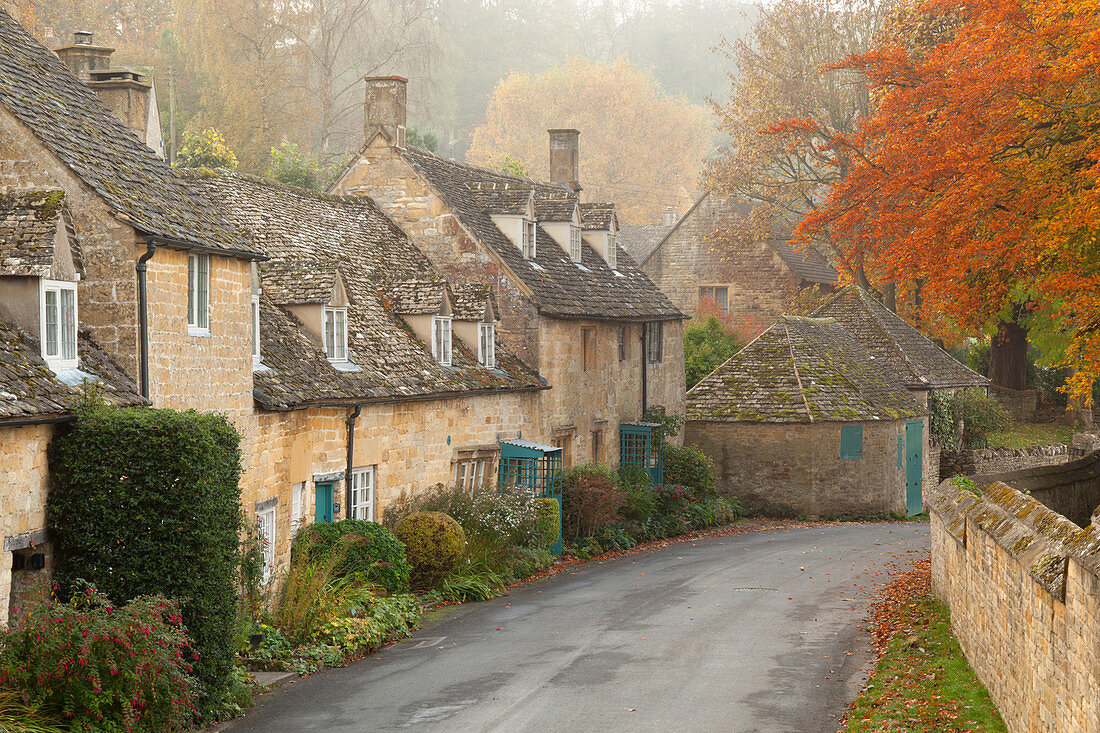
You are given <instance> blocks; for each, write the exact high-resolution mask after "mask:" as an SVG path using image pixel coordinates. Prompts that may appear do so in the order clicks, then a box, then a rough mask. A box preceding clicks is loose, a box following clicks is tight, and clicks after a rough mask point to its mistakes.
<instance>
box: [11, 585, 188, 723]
mask: <svg viewBox="0 0 1100 733" xmlns="http://www.w3.org/2000/svg"><path fill="white" fill-rule="evenodd" d="M55 590H56V587H55ZM42 595H43V596H44V597H43V598H42V599H41V600H34V601H31V602H30V604H29V605H28V606H27V607H26V608H25V609H23V611H22V613H21V614H20V616H19V622H20V627H19V628H16V629H9V630H5V631H3V632H2V635H0V685H2V686H7V687H11V688H14V689H16V690H19V691H21V692H22V693H23V694H24V695H25V696H26V697H27V698H29V701H30V702H31V703H32V704H35V705H38V706H40V707H41V708H42V709H43V710H44V711H49V712H52V713H55V714H56V715H58V716H59V717H61V718H63V719H64V720H66V721H67V722H68V724H69V727H70V730H73V731H99V730H123V731H173V730H184V729H188V728H190V727H191V726H192V724H193V723H194V721H195V703H194V701H195V698H196V695H197V692H198V687H197V683H196V681H195V680H194V678H192V677H191V676H190V672H191V664H190V659H189V657H193V656H194V655H193V652H191V651H190V647H191V640H190V639H189V638H188V637H187V633H186V630H185V629H184V626H183V619H182V618H181V617H180V611H179V606H178V604H177V603H176V602H175V601H170V600H167V599H165V598H163V597H160V596H142V597H139V598H135V599H133V600H132V601H130V602H129V603H127V604H126V605H125V606H121V607H118V606H114V605H113V604H112V603H111V602H110V601H108V600H107V598H106V597H105V596H104V595H103V594H101V593H99V592H98V591H97V590H96V589H95V587H94V586H87V585H86V586H85V587H84V588H82V589H79V590H77V591H76V592H74V594H73V597H72V599H71V600H70V601H69V602H67V603H62V602H60V601H58V600H57V598H56V597H55V596H54V595H53V594H52V593H50V594H42Z"/></svg>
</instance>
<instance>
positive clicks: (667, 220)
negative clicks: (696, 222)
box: [661, 206, 676, 227]
mask: <svg viewBox="0 0 1100 733" xmlns="http://www.w3.org/2000/svg"><path fill="white" fill-rule="evenodd" d="M661 223H662V224H664V225H665V226H666V227H670V226H672V225H673V224H675V223H676V209H674V208H672V207H671V206H666V207H665V213H664V215H663V216H662V217H661Z"/></svg>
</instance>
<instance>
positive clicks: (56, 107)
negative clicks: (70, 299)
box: [0, 9, 257, 257]
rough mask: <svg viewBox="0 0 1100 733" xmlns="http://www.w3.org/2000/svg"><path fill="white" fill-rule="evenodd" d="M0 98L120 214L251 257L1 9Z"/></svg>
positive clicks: (149, 230) (186, 241) (192, 242)
mask: <svg viewBox="0 0 1100 733" xmlns="http://www.w3.org/2000/svg"><path fill="white" fill-rule="evenodd" d="M0 105H2V106H3V107H5V108H6V109H7V110H8V111H9V112H10V113H11V114H12V115H14V116H15V117H16V118H17V119H18V120H19V121H20V122H22V123H23V124H24V125H26V126H27V128H28V129H29V130H30V131H31V132H32V133H33V134H34V135H35V136H36V137H37V138H38V139H39V140H40V141H41V142H42V144H43V145H44V146H45V147H46V148H47V149H48V150H49V151H50V152H51V153H52V154H53V155H55V156H56V157H57V158H58V159H59V160H60V161H61V162H62V163H64V164H65V165H66V166H67V167H68V168H69V169H70V170H71V171H72V172H73V173H74V174H75V175H76V176H77V177H78V178H80V180H81V181H82V182H83V183H84V184H86V185H87V186H88V187H89V188H91V189H92V190H93V191H95V192H96V194H98V195H99V196H100V197H101V198H102V199H103V200H104V201H105V202H106V203H107V205H108V206H110V208H111V209H112V210H113V211H114V213H115V216H117V217H118V218H119V219H120V220H122V221H124V222H126V223H127V224H130V225H131V226H133V227H134V228H135V229H137V230H139V231H140V232H143V233H145V234H149V235H153V236H157V237H162V238H164V239H166V240H172V241H174V242H177V243H179V244H181V245H184V246H192V247H195V248H198V249H206V250H210V251H215V252H223V253H226V254H233V255H238V256H242V257H254V256H255V255H256V254H257V253H256V252H255V251H254V250H252V249H251V248H250V246H249V244H248V243H247V240H245V239H244V238H243V237H242V236H241V235H240V234H239V233H238V232H237V231H235V230H234V228H233V227H232V226H230V225H229V224H228V223H227V222H226V221H225V220H224V219H223V218H221V217H219V216H218V215H217V214H216V213H215V211H214V210H213V208H212V207H211V206H209V204H208V202H206V201H204V200H203V199H202V197H201V196H198V195H195V194H194V192H193V191H191V190H190V189H189V188H188V187H187V185H186V183H185V182H184V181H183V179H182V178H180V177H179V176H177V175H176V173H175V171H173V170H172V168H171V166H169V165H168V164H167V163H166V162H165V161H163V160H161V159H160V158H159V157H157V155H156V154H155V153H153V151H152V150H150V149H149V148H147V147H146V146H145V145H144V144H143V143H142V142H141V141H140V140H138V139H137V137H135V136H134V134H133V133H132V132H130V130H129V129H127V127H126V126H125V125H123V124H122V122H121V121H119V120H118V118H116V117H115V116H114V114H112V113H111V111H110V110H108V109H107V108H106V107H105V106H104V105H103V103H102V102H101V101H100V99H99V97H98V96H96V94H95V92H93V91H92V90H91V89H89V88H88V87H87V86H86V85H85V84H83V83H82V82H81V81H80V80H78V79H77V78H76V76H75V75H74V74H73V73H72V71H70V70H69V68H68V67H67V66H65V64H63V63H62V62H61V61H60V59H58V58H57V56H55V55H54V54H53V53H51V52H50V51H49V50H47V49H46V48H45V47H43V46H42V45H41V44H39V43H38V41H36V40H34V38H32V37H31V36H30V34H28V33H27V32H26V31H25V30H24V29H23V28H22V27H21V26H20V25H19V24H18V23H17V22H16V21H15V20H14V19H13V18H12V17H11V16H10V15H8V14H7V13H6V12H5V11H4V10H2V9H0Z"/></svg>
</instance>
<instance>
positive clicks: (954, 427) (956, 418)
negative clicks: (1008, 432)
mask: <svg viewBox="0 0 1100 733" xmlns="http://www.w3.org/2000/svg"><path fill="white" fill-rule="evenodd" d="M928 412H929V414H930V415H931V419H930V421H929V422H930V426H929V433H930V434H931V435H932V437H934V438H935V439H936V440H937V441H938V442H939V443H940V445H941V446H943V447H944V448H945V449H946V450H959V449H960V448H984V447H985V446H986V445H987V444H988V439H989V434H990V433H995V432H999V431H1002V430H1005V429H1006V428H1008V426H1009V424H1011V422H1012V419H1011V417H1009V414H1008V412H1007V411H1006V410H1005V408H1004V407H1003V406H1002V405H1001V403H1000V402H998V401H997V398H995V397H993V396H991V395H988V394H986V393H985V391H984V390H982V389H981V388H978V387H971V388H969V389H960V390H958V391H957V392H954V393H952V392H941V391H938V390H934V391H933V392H932V393H931V395H930V396H929V400H928ZM960 426H961V427H962V432H961V434H960V432H959V427H960Z"/></svg>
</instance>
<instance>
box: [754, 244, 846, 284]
mask: <svg viewBox="0 0 1100 733" xmlns="http://www.w3.org/2000/svg"><path fill="white" fill-rule="evenodd" d="M767 245H768V246H769V247H771V248H772V249H773V250H774V251H775V253H776V254H777V255H779V258H780V259H781V260H783V262H785V263H786V265H787V267H789V268H791V271H792V272H794V274H795V275H798V276H799V277H800V278H802V279H803V280H805V281H807V282H812V283H820V284H822V285H835V284H836V282H837V275H836V270H834V269H833V266H832V265H830V264H829V261H828V260H826V259H825V256H824V255H823V254H821V252H819V251H818V250H817V249H816V248H815V247H809V246H808V247H805V248H803V249H802V250H797V249H795V248H794V245H792V244H791V243H790V241H789V240H786V239H773V240H770V241H769V242H767Z"/></svg>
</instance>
